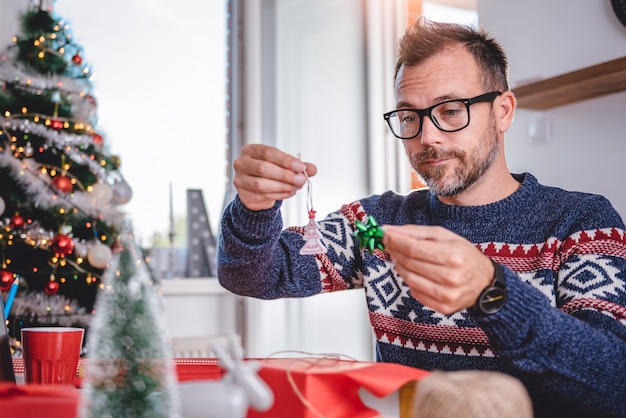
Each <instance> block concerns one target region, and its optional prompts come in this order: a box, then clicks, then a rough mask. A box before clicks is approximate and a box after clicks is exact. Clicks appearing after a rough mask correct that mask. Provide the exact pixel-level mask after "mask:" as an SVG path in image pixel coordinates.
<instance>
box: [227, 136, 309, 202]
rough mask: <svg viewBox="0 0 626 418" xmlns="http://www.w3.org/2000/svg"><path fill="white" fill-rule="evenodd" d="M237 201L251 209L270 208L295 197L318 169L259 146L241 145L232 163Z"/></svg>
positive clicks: (270, 148) (280, 152)
mask: <svg viewBox="0 0 626 418" xmlns="http://www.w3.org/2000/svg"><path fill="white" fill-rule="evenodd" d="M233 168H234V169H235V178H234V179H233V184H234V185H235V188H237V192H238V194H239V198H240V199H241V201H242V202H243V204H244V205H245V206H246V207H247V208H248V209H250V210H263V209H269V208H271V207H272V206H274V204H275V203H276V201H277V200H284V199H286V198H289V197H291V196H294V195H295V194H296V193H297V191H298V190H300V189H301V188H302V186H304V185H305V184H306V175H305V173H304V172H305V170H306V174H307V175H308V176H309V177H312V176H314V175H315V174H316V173H317V167H315V165H313V164H311V163H304V162H302V161H300V160H299V159H298V158H297V157H295V156H293V155H289V154H286V153H284V152H282V151H280V150H279V149H277V148H274V147H270V146H267V145H262V144H247V145H244V146H243V148H242V150H241V154H240V155H239V157H238V158H237V159H236V160H235V161H234V162H233Z"/></svg>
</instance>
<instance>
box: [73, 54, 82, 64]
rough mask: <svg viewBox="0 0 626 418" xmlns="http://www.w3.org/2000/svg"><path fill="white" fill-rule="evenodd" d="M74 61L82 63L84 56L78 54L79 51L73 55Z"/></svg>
mask: <svg viewBox="0 0 626 418" xmlns="http://www.w3.org/2000/svg"><path fill="white" fill-rule="evenodd" d="M72 62H73V63H74V64H76V65H80V64H81V63H82V62H83V57H81V56H80V55H78V52H77V53H76V55H74V56H73V57H72Z"/></svg>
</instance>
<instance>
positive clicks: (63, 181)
mask: <svg viewBox="0 0 626 418" xmlns="http://www.w3.org/2000/svg"><path fill="white" fill-rule="evenodd" d="M51 184H52V186H53V187H54V188H55V189H57V190H58V191H60V192H61V193H70V192H71V191H72V190H73V189H74V185H73V184H72V180H70V178H69V177H67V176H64V175H63V174H60V175H58V176H55V177H53V178H52V181H51Z"/></svg>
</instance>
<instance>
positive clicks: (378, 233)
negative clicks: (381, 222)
mask: <svg viewBox="0 0 626 418" xmlns="http://www.w3.org/2000/svg"><path fill="white" fill-rule="evenodd" d="M354 226H356V231H354V236H355V237H356V238H357V239H358V240H359V247H361V248H364V249H366V250H367V251H369V252H370V253H372V252H374V250H375V249H378V250H381V251H384V249H385V246H384V245H383V235H384V233H385V231H384V230H383V229H382V228H381V227H379V226H378V223H377V222H376V220H374V218H373V217H371V216H369V217H368V218H367V223H365V224H364V223H362V222H359V221H358V220H357V221H354Z"/></svg>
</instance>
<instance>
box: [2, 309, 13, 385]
mask: <svg viewBox="0 0 626 418" xmlns="http://www.w3.org/2000/svg"><path fill="white" fill-rule="evenodd" d="M0 320H1V321H0V322H2V323H1V324H0V382H15V373H14V372H13V359H12V358H11V349H10V348H9V331H8V329H7V321H6V318H5V317H4V304H3V303H2V297H0Z"/></svg>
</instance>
